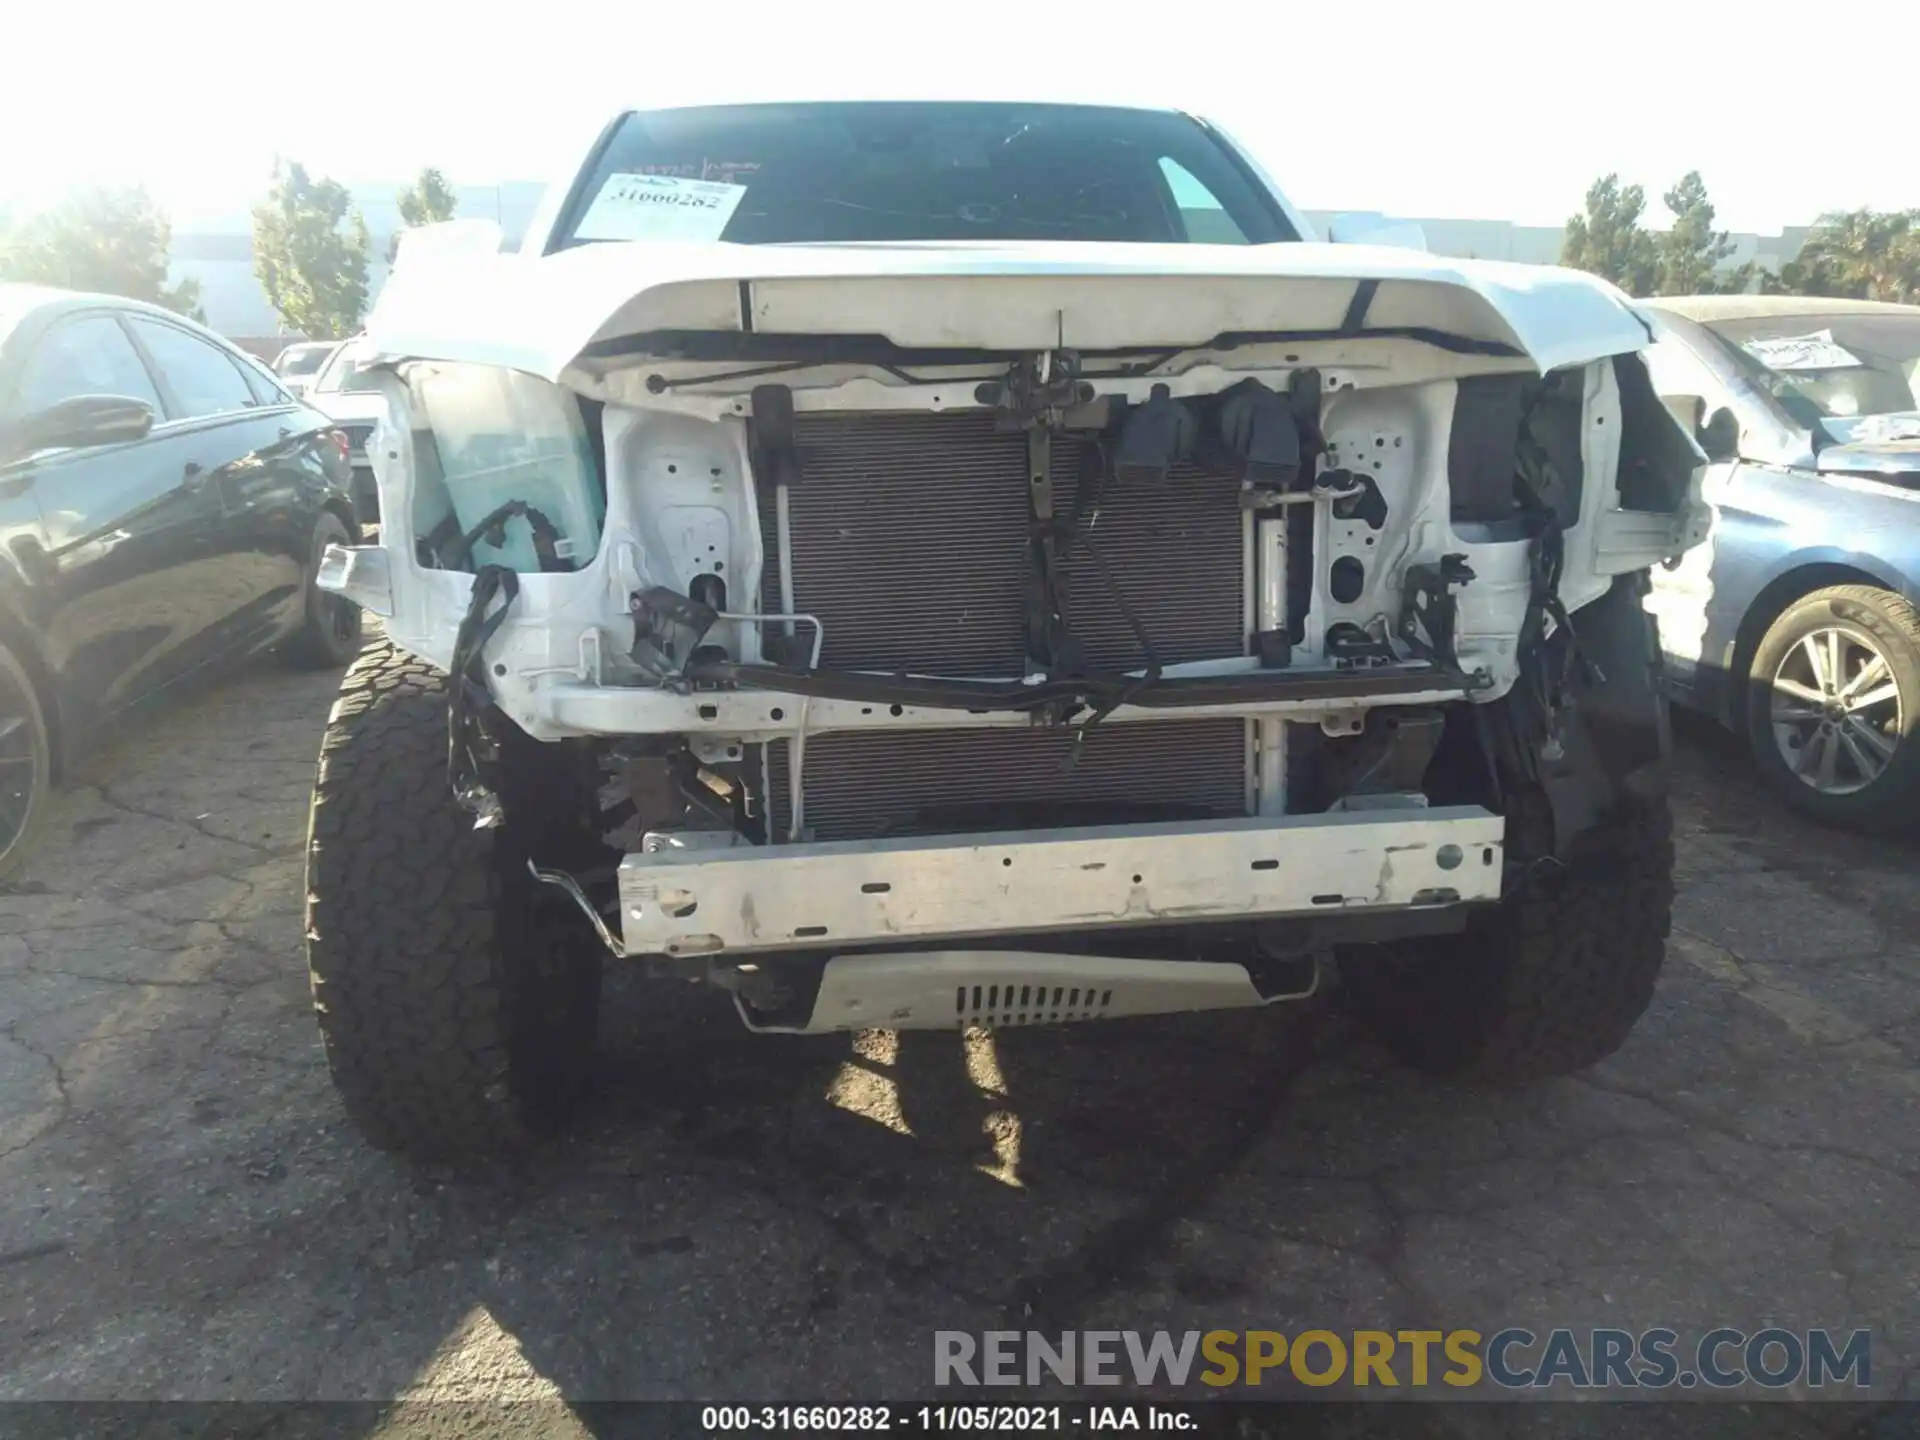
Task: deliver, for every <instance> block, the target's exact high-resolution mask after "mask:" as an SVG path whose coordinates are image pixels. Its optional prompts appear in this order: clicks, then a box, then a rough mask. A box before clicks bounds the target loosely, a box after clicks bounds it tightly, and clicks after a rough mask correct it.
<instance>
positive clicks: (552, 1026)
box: [307, 642, 600, 1156]
mask: <svg viewBox="0 0 1920 1440" xmlns="http://www.w3.org/2000/svg"><path fill="white" fill-rule="evenodd" d="M446 683H447V681H446V676H445V675H443V674H442V673H441V672H439V671H437V670H435V669H433V668H432V667H431V666H429V665H427V664H426V663H424V662H423V661H419V660H416V659H413V658H412V657H410V656H407V655H405V654H403V653H401V652H400V651H398V650H395V649H394V648H392V647H391V646H390V645H387V644H386V643H384V642H382V643H379V644H376V645H374V646H372V647H370V648H369V649H368V650H367V652H366V653H365V654H363V655H362V656H361V657H360V658H359V660H358V661H356V662H355V663H354V666H353V668H352V669H351V670H349V671H348V672H347V675H346V678H345V680H344V682H343V683H342V686H341V691H340V698H339V699H338V700H337V701H336V702H335V704H334V707H333V713H332V714H331V715H330V716H329V717H328V720H327V729H326V733H325V736H324V738H323V739H322V741H321V746H320V767H319V774H318V777H317V778H316V780H315V783H314V793H313V811H312V818H311V821H310V824H309V828H308V841H307V965H308V968H309V970H310V971H311V975H312V980H313V999H314V1009H315V1011H316V1012H317V1013H318V1016H319V1021H320V1034H321V1039H322V1041H323V1043H324V1045H325V1049H326V1055H327V1065H328V1068H329V1069H330V1070H331V1071H332V1073H333V1081H334V1084H335V1086H336V1087H337V1088H338V1089H339V1091H340V1095H341V1098H342V1099H343V1100H344V1102H345V1104H346V1108H347V1112H348V1114H349V1115H351V1116H352V1118H353V1120H354V1122H355V1123H356V1124H357V1125H358V1126H359V1128H360V1130H361V1131H362V1132H363V1133H364V1134H365V1135H366V1137H367V1138H368V1140H370V1141H371V1142H372V1143H373V1144H374V1145H376V1146H379V1147H380V1148H382V1149H387V1150H396V1151H401V1152H405V1153H408V1154H412V1155H418V1156H440V1155H458V1154H462V1153H472V1152H475V1151H483V1150H490V1149H501V1148H508V1147H513V1146H517V1145H521V1144H524V1143H526V1142H528V1141H530V1140H533V1139H535V1138H537V1137H539V1136H541V1135H543V1134H545V1133H548V1132H550V1131H551V1130H553V1129H554V1128H555V1127H556V1126H557V1125H559V1124H560V1122H561V1121H562V1120H564V1119H565V1117H566V1115H567V1114H568V1112H569V1110H570V1109H571V1107H572V1104H573V1102H574V1100H575V1098H576V1096H577V1095H578V1093H579V1090H580V1088H581V1085H582V1083H583V1081H584V1079H585V1076H586V1072H587V1066H588V1063H589V1057H590V1055H591V1051H592V1046H593V1037H594V1024H595V1020H596V1016H597V1013H598V1009H599V997H600V956H599V954H598V952H597V951H596V950H595V949H594V948H592V947H593V946H595V945H597V944H598V942H597V941H596V940H594V939H592V937H591V935H590V934H587V935H584V936H583V933H582V927H581V926H579V925H578V924H577V917H576V923H575V924H574V925H571V926H569V925H566V924H563V923H559V922H558V921H557V920H556V917H555V915H554V911H553V909H552V902H551V901H550V900H548V899H547V896H548V895H550V894H551V893H552V892H551V891H550V890H548V889H547V887H544V886H539V885H537V884H536V883H535V882H534V881H533V880H532V878H531V877H530V876H528V875H527V873H526V860H527V851H526V847H525V845H524V844H523V843H522V842H521V840H520V839H519V838H518V835H517V832H516V830H515V828H514V825H513V822H512V820H511V819H509V821H508V823H507V825H506V826H504V827H501V828H497V829H490V830H475V829H474V828H473V818H472V816H470V815H469V814H468V813H467V812H466V811H465V810H463V809H461V808H460V806H459V805H458V804H456V803H455V801H454V799H453V796H452V793H451V791H450V790H449V789H448V785H447V710H446ZM527 743H528V744H532V743H533V742H531V741H529V742H527ZM536 891H538V892H540V893H535V892H536ZM562 903H563V904H564V903H565V902H564V899H563V900H562Z"/></svg>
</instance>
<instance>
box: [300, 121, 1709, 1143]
mask: <svg viewBox="0 0 1920 1440" xmlns="http://www.w3.org/2000/svg"><path fill="white" fill-rule="evenodd" d="M369 329H370V338H369V345H370V347H371V349H372V350H373V352H374V353H375V354H376V356H377V357H378V363H377V365H376V367H375V369H374V371H373V373H374V374H375V375H376V376H377V377H378V383H379V385H380V387H381V390H382V393H383V394H384V396H385V400H386V415H385V418H384V420H383V421H382V423H381V424H380V426H379V428H378V430H377V432H376V435H375V442H374V445H373V458H374V464H375V470H376V473H377V478H378V483H379V487H380V500H381V504H380V510H381V514H382V516H383V517H384V528H383V531H382V533H381V535H380V537H379V543H378V544H377V545H373V546H360V547H355V548H338V549H335V550H333V551H331V552H330V553H329V554H328V556H327V557H326V562H325V567H324V578H323V581H322V583H323V584H325V585H326V586H328V587H329V588H332V589H334V590H336V591H337V592H338V593H340V594H342V595H345V596H348V597H350V598H352V599H353V600H355V601H357V602H359V603H360V604H361V605H362V606H364V607H365V608H366V609H368V610H370V611H373V612H376V613H377V614H378V615H380V616H381V617H382V618H383V621H384V631H385V639H384V641H383V642H381V643H379V644H377V645H376V646H374V647H373V648H371V649H369V650H368V651H367V652H366V653H365V654H364V655H363V657H362V658H361V659H360V661H359V662H358V663H357V664H356V665H355V666H354V667H353V669H352V671H351V672H350V674H349V675H348V676H347V678H346V681H345V684H344V687H343V690H342V693H341V695H340V698H339V701H338V703H337V704H336V705H335V707H334V709H333V712H332V715H331V717H330V718H329V722H328V725H327V730H326V735H325V739H324V742H323V745H322V750H321V755H320V763H319V773H318V778H317V782H316V786H315V793H314V800H313V811H312V824H311V834H310V848H309V854H308V871H307V875H308V913H307V939H308V954H309V959H310V963H311V968H312V976H313V988H314V995H315V1001H316V1007H317V1010H318V1013H319V1021H320V1028H321V1032H322V1035H323V1037H324V1041H325V1047H326V1054H327V1057H328V1061H329V1064H330V1066H331V1068H332V1073H333V1076H334V1079H335V1081H336V1083H337V1085H338V1087H339V1089H340V1091H341V1093H342V1094H343V1096H344V1099H345V1103H346V1106H347V1108H348V1110H349V1111H350V1112H351V1114H352V1116H353V1118H354V1120H355V1121H356V1122H357V1123H358V1125H359V1126H360V1127H361V1129H362V1130H363V1131H364V1133H365V1134H366V1135H367V1136H368V1137H369V1138H370V1139H371V1140H372V1141H373V1142H374V1143H376V1144H379V1145H382V1146H386V1147H389V1148H394V1149H398V1150H403V1151H407V1152H413V1153H435V1152H454V1151H462V1150H471V1149H475V1148H482V1147H488V1146H494V1145H505V1144H512V1143H515V1142H519V1141H523V1140H525V1139H527V1138H529V1137H533V1136H537V1135H539V1134H541V1133H543V1132H545V1131H547V1130H549V1129H551V1128H552V1127H553V1126H554V1125H555V1124H557V1123H558V1122H559V1121H560V1120H561V1119H563V1118H564V1116H565V1114H566V1112H567V1110H568V1107H569V1105H570V1103H571V1102H572V1101H573V1100H574V1098H575V1096H576V1092H577V1091H578V1090H579V1088H580V1086H581V1083H582V1079H583V1076H584V1075H585V1073H586V1069H587V1066H588V1057H589V1053H590V1049H591V1042H592V1039H593V1033H594V1026H595V1015H596V1008H597V1002H598V995H599V989H600V979H601V972H602V969H603V967H604V966H605V965H606V964H607V963H608V961H609V960H611V959H616V958H617V959H619V960H621V961H623V962H624V963H626V964H628V965H631V966H636V967H640V968H641V969H642V970H644V971H645V972H646V973H647V974H649V975H651V976H656V977H660V978H662V979H667V978H678V979H681V980H693V981H697V982H703V983H705V984H707V985H711V986H715V987H719V988H720V989H722V990H724V991H726V992H728V993H729V995H730V997H731V999H732V1002H733V1003H734V1004H735V1006H737V1008H738V1012H739V1015H740V1018H741V1019H742V1020H743V1021H744V1022H745V1023H746V1024H747V1025H748V1026H750V1027H752V1028H753V1029H756V1030H765V1031H789V1032H825V1031H837V1030H849V1029H867V1028H882V1029H902V1028H948V1029H952V1028H960V1027H970V1026H988V1027H1001V1026H1018V1025H1053V1024H1057V1023H1061V1022H1067V1021H1100V1020H1109V1019H1114V1018H1118V1017H1124V1016H1142V1015H1151V1014H1160V1013H1167V1012H1173V1011H1194V1010H1207V1009H1218V1008H1225V1007H1234V1006H1260V1005H1266V1004H1269V1003H1272V1002H1275V1001H1284V1000H1291V999H1298V998H1301V997H1303V996H1306V995H1309V994H1312V993H1313V992H1314V991H1315V990H1316V988H1318V987H1319V986H1321V985H1322V983H1323V981H1324V980H1325V978H1326V977H1327V976H1329V975H1336V976H1337V977H1338V989H1339V990H1340V991H1341V992H1343V993H1344V994H1346V995H1347V996H1349V997H1351V1000H1352V1002H1353V1004H1354V1006H1355V1007H1356V1010H1357V1012H1358V1013H1359V1014H1360V1015H1361V1016H1362V1017H1363V1018H1364V1019H1365V1020H1366V1021H1367V1022H1368V1023H1370V1024H1372V1025H1373V1026H1375V1027H1376V1028H1377V1030H1378V1032H1379V1033H1380V1034H1381V1035H1382V1036H1383V1037H1384V1038H1385V1039H1386V1040H1387V1042H1388V1043H1389V1044H1391V1045H1392V1046H1393V1047H1394V1049H1395V1050H1396V1051H1397V1052H1398V1053H1400V1054H1402V1055H1404V1056H1405V1057H1407V1058H1408V1059H1409V1060H1411V1061H1413V1062H1414V1063H1416V1064H1419V1065H1421V1066H1423V1067H1426V1068H1429V1069H1432V1070H1436V1071H1454V1072H1466V1073H1472V1074H1477V1075H1481V1076H1486V1077H1493V1078H1501V1079H1525V1078H1530V1077H1537V1076H1542V1075H1551V1074H1555V1073H1563V1072H1567V1071H1572V1070H1576V1069H1579V1068H1582V1067H1585V1066H1587V1065H1590V1064H1592V1063H1593V1062H1595V1061H1597V1060H1599V1059H1600V1058H1601V1057H1603V1056H1605V1055H1607V1054H1609V1053H1610V1052H1611V1051H1613V1050H1614V1049H1615V1048H1616V1047H1618V1046H1619V1045H1620V1044H1621V1043H1622V1041H1623V1040H1624V1039H1625V1038H1626V1036H1627V1033H1628V1031H1629V1030H1630V1028H1631V1027H1632V1026H1633V1024H1634V1022H1635V1021H1636V1019H1637V1018H1638V1017H1639V1015H1640V1013H1641V1012H1642V1010H1643V1009H1644V1008H1645V1006H1646V1005H1647V1003H1648V999H1649V997H1650V995H1651V993H1652V989H1653V985H1654V981H1655V976H1656V974H1657V972H1658V970H1659V967H1660V964H1661V959H1662V954H1663V949H1664V937H1665V935H1666V932H1667V926H1668V915H1669V909H1670V902H1671V897H1672V847H1671V840H1670V832H1669V821H1668V811H1667V801H1666V795H1665V787H1666V772H1667V763H1668V745H1669V740H1668V734H1667V728H1666V713H1665V708H1664V701H1663V699H1662V697H1661V694H1660V690H1659V685H1658V680H1657V677H1656V671H1655V664H1656V657H1657V645H1656V643H1655V640H1654V635H1653V629H1652V622H1651V620H1650V619H1649V617H1648V615H1647V614H1646V612H1645V611H1644V609H1643V606H1642V596H1643V593H1644V591H1645V589H1646V582H1647V575H1648V571H1649V567H1651V566H1653V565H1656V564H1659V563H1661V562H1662V561H1665V560H1668V559H1671V558H1673V557H1675V556H1677V555H1678V554H1680V553H1681V552H1682V551H1683V550H1684V549H1685V548H1686V547H1687V546H1688V545H1690V544H1692V543H1694V542H1695V541H1696V540H1697V539H1698V537H1699V535H1700V534H1701V533H1702V531H1703V530H1704V521H1705V518H1706V517H1705V513H1704V511H1703V510H1702V508H1701V505H1700V502H1699V498H1698V467H1699V466H1700V465H1701V464H1702V461H1703V456H1702V455H1701V453H1700V451H1699V450H1698V448H1697V447H1696V446H1695V445H1694V443H1693V440H1692V439H1691V438H1690V437H1689V436H1688V435H1687V434H1685V433H1684V432H1683V431H1682V429H1681V428H1680V427H1679V426H1678V424H1676V423H1675V421H1674V420H1673V419H1672V418H1671V417H1670V415H1669V413H1668V412H1667V410H1666V409H1665V408H1663V406H1662V405H1661V404H1660V402H1659V401H1658V400H1657V399H1656V398H1655V396H1654V393H1653V391H1652V389H1651V388H1650V386H1649V384H1648V379H1647V373H1646V370H1645V368H1644V367H1643V365H1642V362H1641V359H1640V358H1639V354H1638V352H1639V351H1640V350H1641V349H1642V348H1643V347H1644V346H1645V345H1646V344H1647V340H1648V335H1647V330H1646V328H1645V326H1644V325H1643V324H1642V322H1641V321H1640V319H1639V318H1637V316H1636V315H1635V313H1634V312H1633V310H1632V309H1631V307H1630V306H1629V305H1628V304H1627V302H1626V301H1625V299H1624V297H1622V296H1621V295H1620V294H1619V293H1618V292H1617V291H1615V290H1613V289H1612V288H1611V287H1609V286H1607V285H1605V284H1604V283H1602V282H1599V281H1596V280H1594V279H1591V278H1589V277H1586V276H1582V275H1578V274H1574V273H1571V272H1568V271H1563V270H1556V269H1549V268H1532V267H1522V266H1514V265H1501V264H1484V263H1467V262H1459V261H1452V260H1442V259H1438V258H1435V257H1433V256H1430V255H1428V254H1425V253H1423V252H1421V251H1418V250H1415V249H1399V248H1387V247H1378V246H1369V245H1360V244H1327V243H1317V242H1315V241H1313V240H1312V238H1311V233H1310V231H1309V229H1308V227H1307V225H1306V223H1305V222H1304V221H1303V219H1302V218H1301V217H1300V215H1299V214H1298V213H1297V212H1296V211H1295V210H1294V209H1293V208H1292V207H1290V206H1289V205H1288V203H1287V202H1286V201H1285V200H1284V199H1283V198H1282V197H1281V195H1280V194H1279V192H1278V191H1277V190H1276V189H1275V187H1274V186H1273V185H1272V183H1271V182H1270V181H1269V180H1268V179H1267V178H1266V176H1265V175H1264V173H1263V172H1262V171H1261V169H1260V168H1259V167H1258V166H1257V165H1256V164H1255V163H1254V162H1253V161H1252V160H1251V159H1250V158H1248V156H1247V155H1246V154H1245V153H1244V152H1243V151H1242V150H1241V149H1239V148H1238V147H1236V146H1235V145H1234V144H1233V142H1231V141H1230V140H1229V139H1228V138H1227V137H1225V136H1224V135H1223V134H1221V133H1220V132H1219V131H1218V130H1217V129H1215V128H1213V127H1211V126H1209V125H1207V124H1205V123H1203V122H1201V121H1198V120H1196V119H1194V118H1192V117H1189V116H1185V115H1180V114H1176V113H1172V112H1153V111H1137V110H1124V109H1102V108H1086V107H1073V106H1049V105H1002V104H976V105H884V104H850V105H841V104H823V105H802V106H745V107H727V108H706V109H688V110H670V111H654V112H634V113H628V114H625V115H622V116H620V117H619V118H618V119H617V120H616V121H614V122H613V123H612V124H611V125H609V126H608V127H607V128H606V129H605V131H604V132H603V133H602V134H601V135H600V136H599V138H598V139H597V140H596V141H595V143H594V144H593V145H592V146H591V148H590V149H589V150H588V152H587V154H586V156H585V159H584V161H583V162H582V164H581V165H580V166H579V168H578V173H577V174H575V175H574V176H573V177H572V178H571V179H569V180H567V181H565V182H563V183H561V184H559V185H557V186H556V187H554V189H553V191H552V192H551V194H550V195H549V196H548V198H547V200H546V201H545V203H544V205H543V207H542V209H541V211H540V212H539V214H538V216H537V217H536V219H535V220H534V222H533V225H532V229H531V233H530V234H529V235H528V236H527V238H526V240H525V243H524V245H523V246H522V247H521V249H520V251H519V252H518V253H502V251H501V250H500V247H499V244H498V237H497V235H495V234H489V233H487V232H486V231H485V228H484V227H481V228H480V229H478V230H476V229H475V228H474V227H468V226H463V225H462V224H460V223H458V222H456V223H455V224H454V225H452V226H449V227H443V228H438V229H432V230H427V231H422V232H420V233H419V234H417V235H415V236H412V237H410V238H409V239H408V241H407V243H406V245H405V246H403V249H402V252H401V256H400V260H399V262H398V265H397V267H396V270H395V272H394V275H393V277H392V279H391V281H390V282H389V285H388V288H387V290H386V292H385V293H384V294H383V296H382V297H381V300H380V303H379V305H378V307H377V309H376V310H375V313H374V315H373V317H372V320H371V324H370V327H369Z"/></svg>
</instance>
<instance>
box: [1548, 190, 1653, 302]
mask: <svg viewBox="0 0 1920 1440" xmlns="http://www.w3.org/2000/svg"><path fill="white" fill-rule="evenodd" d="M1646 208H1647V197H1646V192H1645V191H1643V190H1642V189H1641V188H1640V187H1639V186H1638V185H1622V184H1621V183H1620V177H1619V176H1618V175H1617V174H1609V175H1602V176H1601V177H1600V178H1599V179H1598V180H1596V181H1594V182H1593V184H1591V185H1589V186H1588V187H1587V205H1586V209H1585V210H1584V211H1583V212H1582V213H1580V214H1578V215H1575V216H1574V217H1573V218H1572V219H1570V220H1568V221H1567V232H1566V236H1565V238H1564V239H1563V240H1562V241H1561V244H1560V263H1561V264H1562V265H1571V266H1572V267H1573V268H1574V269H1576V270H1586V271H1590V272H1591V273H1593V274H1595V275H1598V276H1600V277H1601V278H1602V279H1606V280H1611V281H1612V282H1613V283H1614V284H1616V285H1618V286H1619V287H1620V288H1621V289H1622V290H1625V291H1626V292H1627V293H1628V294H1629V295H1645V294H1646V293H1647V292H1648V291H1650V290H1651V289H1653V285H1654V281H1655V278H1656V276H1657V274H1658V272H1659V261H1660V256H1659V252H1658V250H1657V248H1656V247H1655V245H1654V242H1653V236H1651V235H1649V234H1648V233H1647V232H1646V231H1645V230H1642V229H1641V228H1640V216H1641V214H1642V213H1643V212H1644V211H1645V210H1646Z"/></svg>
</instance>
